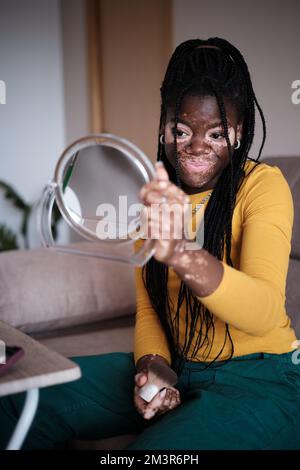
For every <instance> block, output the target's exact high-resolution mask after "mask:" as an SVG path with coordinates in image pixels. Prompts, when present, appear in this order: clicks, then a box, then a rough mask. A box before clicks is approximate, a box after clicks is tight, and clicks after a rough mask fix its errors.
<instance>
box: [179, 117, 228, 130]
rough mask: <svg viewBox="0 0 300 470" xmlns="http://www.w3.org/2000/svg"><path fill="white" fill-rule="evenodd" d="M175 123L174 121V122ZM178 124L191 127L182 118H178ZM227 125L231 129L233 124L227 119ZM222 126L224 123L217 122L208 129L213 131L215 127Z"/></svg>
mask: <svg viewBox="0 0 300 470" xmlns="http://www.w3.org/2000/svg"><path fill="white" fill-rule="evenodd" d="M173 122H174V120H173ZM178 122H181V123H182V124H185V125H186V126H189V127H190V123H188V122H187V121H185V120H184V119H181V118H180V117H179V118H178ZM227 124H228V126H230V127H231V123H230V121H229V120H228V119H227ZM221 126H222V121H215V122H212V123H211V124H210V125H209V126H208V129H212V128H213V127H221Z"/></svg>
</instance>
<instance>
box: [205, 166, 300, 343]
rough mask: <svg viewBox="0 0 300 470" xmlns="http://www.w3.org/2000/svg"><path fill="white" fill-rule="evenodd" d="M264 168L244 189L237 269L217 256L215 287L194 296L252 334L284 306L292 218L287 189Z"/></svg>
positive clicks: (263, 330)
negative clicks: (220, 264)
mask: <svg viewBox="0 0 300 470" xmlns="http://www.w3.org/2000/svg"><path fill="white" fill-rule="evenodd" d="M264 167H265V168H263V169H261V170H259V172H258V175H257V176H255V178H253V179H252V182H251V183H250V181H248V182H247V183H246V185H245V188H244V190H245V196H244V198H243V202H242V221H241V224H242V227H241V230H242V242H241V253H240V266H239V269H236V268H234V267H231V266H229V265H227V264H226V263H225V262H224V261H223V266H224V275H223V278H222V281H221V283H220V285H219V286H218V288H217V289H216V290H215V291H214V292H213V293H212V294H210V295H208V296H205V297H198V298H199V300H200V301H201V302H202V303H203V304H204V305H205V306H206V307H207V308H208V309H209V310H210V311H211V312H212V313H214V314H215V315H216V316H217V317H219V318H220V319H221V320H223V321H224V322H227V323H228V324H229V325H232V326H234V327H235V328H237V329H238V330H241V331H243V332H245V333H247V334H251V335H255V336H264V335H266V334H267V333H268V332H270V331H271V330H272V329H273V328H274V327H275V326H276V325H277V324H278V322H279V319H280V315H282V312H283V311H284V309H285V305H284V304H285V286H286V277H287V271H288V265H289V254H290V249H291V233H292V226H293V217H294V208H293V199H292V195H291V191H290V188H289V186H288V183H287V181H286V180H285V178H284V176H283V175H282V173H281V171H280V169H279V168H278V167H269V166H266V165H264ZM253 180H254V181H253Z"/></svg>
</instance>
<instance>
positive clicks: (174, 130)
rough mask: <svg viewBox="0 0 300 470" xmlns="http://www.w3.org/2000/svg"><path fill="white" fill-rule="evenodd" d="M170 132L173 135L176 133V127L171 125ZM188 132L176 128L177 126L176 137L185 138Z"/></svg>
mask: <svg viewBox="0 0 300 470" xmlns="http://www.w3.org/2000/svg"><path fill="white" fill-rule="evenodd" d="M172 134H173V135H176V127H172ZM188 136H189V134H188V133H187V132H185V131H183V130H182V129H178V128H177V138H181V139H182V138H185V137H188Z"/></svg>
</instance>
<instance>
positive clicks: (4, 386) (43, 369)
mask: <svg viewBox="0 0 300 470" xmlns="http://www.w3.org/2000/svg"><path fill="white" fill-rule="evenodd" d="M0 340H2V341H4V343H5V344H6V345H7V346H20V347H22V348H23V349H24V352H25V355H24V356H23V357H21V358H20V359H19V360H18V361H17V362H16V363H15V364H14V365H13V366H12V368H11V369H10V370H8V371H7V372H6V373H4V374H3V376H0V397H1V396H4V395H11V394H14V393H20V392H26V399H25V404H24V407H23V410H22V413H21V416H20V418H19V421H18V424H17V426H16V428H15V430H14V433H13V435H12V436H11V439H10V441H9V443H8V446H7V449H8V450H17V449H20V448H21V447H22V444H23V442H24V440H25V437H26V435H27V433H28V431H29V428H30V426H31V424H32V421H33V419H34V416H35V413H36V411H37V408H38V398H39V389H40V388H43V387H49V386H51V385H57V384H60V383H65V382H72V381H73V380H77V379H79V378H80V377H81V371H80V368H79V367H78V365H77V364H75V363H74V362H72V361H70V360H69V359H67V358H65V357H63V356H61V355H60V354H58V353H57V352H55V351H51V350H49V349H47V348H46V347H45V346H43V345H42V344H40V343H39V342H38V341H36V340H34V339H32V338H31V337H30V336H28V335H26V334H24V333H22V332H21V331H19V330H17V329H16V328H14V327H12V326H10V325H8V324H7V323H4V322H2V321H0Z"/></svg>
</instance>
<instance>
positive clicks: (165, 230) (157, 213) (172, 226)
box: [139, 163, 190, 264]
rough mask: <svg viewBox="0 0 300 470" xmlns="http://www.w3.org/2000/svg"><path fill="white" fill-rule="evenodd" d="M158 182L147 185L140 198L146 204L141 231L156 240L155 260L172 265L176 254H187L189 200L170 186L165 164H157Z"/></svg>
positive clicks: (178, 189)
mask: <svg viewBox="0 0 300 470" xmlns="http://www.w3.org/2000/svg"><path fill="white" fill-rule="evenodd" d="M155 168H156V178H155V179H154V180H153V181H151V182H149V183H146V184H145V185H144V186H143V187H142V189H141V191H140V193H139V197H140V200H141V202H142V203H143V204H144V206H145V207H144V208H143V210H142V217H141V221H142V231H143V232H144V233H145V234H146V236H147V237H148V238H151V239H152V240H155V244H154V249H155V252H154V255H153V256H154V258H155V259H157V261H160V262H162V263H165V264H171V259H172V256H173V255H174V254H175V253H178V252H182V251H184V245H185V233H184V227H185V225H186V224H187V220H188V219H187V217H188V204H189V202H190V199H189V196H188V195H187V194H186V193H185V192H184V191H182V189H180V188H179V187H178V186H176V185H175V184H173V183H171V182H170V180H169V175H168V173H167V171H166V169H165V167H164V165H163V164H162V163H159V164H156V165H155Z"/></svg>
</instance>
